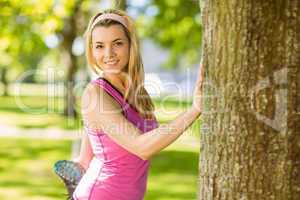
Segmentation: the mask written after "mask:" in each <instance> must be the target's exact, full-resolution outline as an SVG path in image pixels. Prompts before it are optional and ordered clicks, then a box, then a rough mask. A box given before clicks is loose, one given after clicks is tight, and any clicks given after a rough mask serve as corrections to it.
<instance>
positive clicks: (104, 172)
mask: <svg viewBox="0 0 300 200" xmlns="http://www.w3.org/2000/svg"><path fill="white" fill-rule="evenodd" d="M85 36H86V56H87V61H88V64H89V66H91V67H92V69H93V70H94V71H95V72H96V73H99V72H101V74H102V75H101V77H99V78H98V79H96V80H94V81H92V82H91V83H89V84H88V85H87V87H86V89H85V91H84V93H83V96H82V117H83V120H84V127H85V129H86V132H87V134H86V136H85V137H84V140H83V143H82V145H81V150H80V155H79V157H78V158H77V159H76V162H77V163H79V164H80V165H81V166H83V167H84V168H85V169H86V172H85V174H84V175H83V177H82V179H81V180H80V182H79V184H78V185H77V187H76V189H75V191H74V193H73V199H75V200H142V199H143V198H144V195H145V192H146V185H147V175H148V169H149V162H150V158H151V157H152V156H153V155H155V154H157V153H158V152H160V151H161V150H162V149H164V148H165V147H167V146H168V145H170V144H171V143H172V142H174V141H175V140H176V139H177V138H178V137H179V136H180V135H181V134H182V133H183V132H184V131H185V130H186V129H187V128H188V127H189V126H190V125H191V124H192V123H193V122H194V121H195V120H196V119H197V118H198V116H199V115H200V111H201V109H200V107H201V106H200V104H201V100H200V99H201V98H200V97H201V88H202V76H203V73H201V72H200V70H199V72H200V73H199V77H198V81H197V83H196V84H197V85H196V88H195V91H194V100H193V104H192V106H191V107H190V108H189V109H188V110H187V111H186V112H183V113H182V114H180V115H179V116H178V117H177V118H176V119H175V120H173V121H171V122H170V123H168V124H166V125H164V126H162V125H161V126H160V125H159V124H158V123H157V121H156V118H155V116H154V106H153V103H152V101H151V98H150V96H149V95H148V93H147V91H146V90H145V88H144V69H143V64H142V59H141V55H140V49H139V43H138V38H137V35H136V30H135V26H134V22H133V21H132V19H131V18H130V17H129V16H128V15H127V14H126V13H124V12H122V11H119V10H105V11H103V12H100V13H98V14H96V15H95V16H94V17H92V19H91V21H90V23H89V25H88V28H87V31H86V34H85Z"/></svg>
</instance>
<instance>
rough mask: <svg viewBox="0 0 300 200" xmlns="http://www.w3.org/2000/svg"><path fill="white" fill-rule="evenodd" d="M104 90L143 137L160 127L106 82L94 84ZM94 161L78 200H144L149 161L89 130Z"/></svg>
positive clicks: (76, 193) (99, 81) (81, 186)
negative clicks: (143, 134)
mask: <svg viewBox="0 0 300 200" xmlns="http://www.w3.org/2000/svg"><path fill="white" fill-rule="evenodd" d="M92 83H93V84H97V85H99V86H100V87H102V88H103V89H104V90H105V91H106V92H107V93H108V94H110V95H111V96H112V97H113V98H114V99H115V100H116V101H117V102H118V103H119V104H120V106H121V108H122V110H123V115H124V117H126V118H127V120H128V121H130V122H131V123H133V124H134V125H135V126H136V127H138V128H139V129H140V130H141V132H142V133H145V132H148V131H150V130H152V129H154V128H156V127H157V126H158V122H157V121H156V120H147V119H144V118H143V117H141V116H140V114H139V113H138V112H137V111H136V110H135V109H134V108H133V107H132V106H131V105H129V104H128V103H127V102H126V101H125V100H124V99H123V95H122V94H121V93H120V92H119V91H118V90H117V89H116V88H115V87H114V86H113V85H112V84H111V83H110V82H108V81H107V80H106V79H104V78H99V79H97V80H94V81H92ZM87 134H88V136H89V139H90V143H91V146H92V150H93V153H94V158H93V159H92V161H91V162H90V165H89V167H88V169H87V171H86V173H85V174H84V176H83V177H82V179H81V180H80V182H79V184H78V186H77V187H76V189H75V191H74V194H73V198H74V199H75V200H142V199H143V198H144V195H145V192H146V186H147V176H148V169H149V164H150V161H149V160H146V161H145V160H142V159H141V158H139V157H138V156H136V155H134V154H132V153H130V152H128V151H127V150H126V149H124V148H123V147H121V146H120V145H118V144H117V143H115V142H114V141H113V140H112V139H110V138H109V136H107V134H105V133H103V132H101V131H100V130H97V131H96V130H87Z"/></svg>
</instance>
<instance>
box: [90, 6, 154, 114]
mask: <svg viewBox="0 0 300 200" xmlns="http://www.w3.org/2000/svg"><path fill="white" fill-rule="evenodd" d="M106 13H114V14H117V15H120V16H122V17H123V18H124V19H125V21H126V22H127V23H126V24H127V27H125V26H124V25H122V24H121V23H119V22H117V21H115V20H112V19H104V20H101V21H100V22H98V23H96V24H93V23H94V21H95V19H96V18H97V17H98V16H100V15H102V14H106ZM114 24H119V25H121V26H122V27H123V30H124V32H125V34H126V36H127V38H128V40H129V49H130V50H129V61H128V65H127V66H126V67H125V73H127V74H128V77H129V78H130V80H128V79H126V81H127V83H126V84H127V85H128V88H127V90H126V91H125V94H124V99H125V100H127V102H129V103H130V104H131V105H132V106H134V107H135V109H136V110H137V111H138V112H139V113H140V114H141V115H142V116H143V117H144V118H147V119H153V118H155V117H154V104H153V102H152V100H151V98H150V96H149V94H148V92H147V91H146V89H145V88H144V79H145V77H144V73H145V72H144V66H143V62H142V58H141V54H140V47H139V40H138V37H137V33H136V29H135V25H134V22H133V20H132V19H131V18H130V17H129V16H128V15H127V14H126V13H125V12H123V11H121V10H115V9H108V10H104V11H102V12H99V13H97V14H96V15H94V16H93V17H92V18H91V20H90V22H89V25H88V27H87V30H86V32H85V39H86V47H85V48H86V58H87V62H88V65H89V66H90V67H91V68H92V70H93V71H94V72H95V73H97V74H99V72H101V71H102V70H101V68H100V67H99V66H98V65H97V63H96V61H95V59H94V56H93V53H92V45H91V44H92V32H93V30H94V28H95V27H98V26H105V27H108V26H111V25H114Z"/></svg>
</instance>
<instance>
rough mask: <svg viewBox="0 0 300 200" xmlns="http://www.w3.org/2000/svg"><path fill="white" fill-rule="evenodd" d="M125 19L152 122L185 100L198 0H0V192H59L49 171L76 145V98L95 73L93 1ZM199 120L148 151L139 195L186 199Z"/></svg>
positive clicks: (52, 196)
mask: <svg viewBox="0 0 300 200" xmlns="http://www.w3.org/2000/svg"><path fill="white" fill-rule="evenodd" d="M110 7H118V8H120V9H123V10H126V11H127V12H128V13H129V15H130V16H131V17H132V18H134V19H135V21H136V25H137V28H138V33H139V36H140V39H141V40H140V42H141V47H142V56H143V60H144V67H145V72H146V88H147V90H148V91H149V93H150V94H151V96H152V97H153V100H154V102H155V106H156V116H157V118H158V120H159V122H160V123H161V124H163V123H167V122H169V121H170V120H172V119H174V118H175V117H176V116H177V115H178V114H180V112H182V111H184V110H185V109H186V108H187V107H188V106H189V105H190V104H191V95H192V90H193V87H194V82H195V79H196V77H195V74H196V71H197V66H198V62H199V60H200V41H201V26H200V24H201V22H200V9H199V3H198V0H127V1H124V0H123V1H117V0H115V1H113V0H43V1H37V0H7V1H6V0H0V16H1V19H0V25H1V29H0V72H1V73H0V74H1V76H0V78H1V85H0V94H1V96H0V136H1V139H0V199H1V200H19V199H22V200H58V199H65V196H64V194H65V193H66V191H65V188H64V186H63V183H62V182H61V181H60V180H59V179H58V178H57V177H56V175H55V174H54V172H53V171H52V167H53V164H54V162H55V161H56V160H59V159H71V158H72V157H74V156H75V155H76V154H77V152H78V146H79V145H78V144H79V142H80V140H79V139H80V137H81V136H82V135H83V134H84V132H83V130H82V120H81V116H80V97H81V94H82V90H83V88H84V87H85V85H86V84H87V83H88V82H89V81H90V80H92V79H94V78H96V76H95V74H93V73H92V72H91V71H90V70H89V69H88V67H87V65H86V62H85V57H84V40H83V33H84V30H85V28H86V26H87V23H88V19H89V18H90V17H91V16H92V15H93V14H95V13H96V12H97V11H98V10H99V9H103V8H110ZM199 136H200V122H199V121H197V122H196V123H195V124H194V125H193V126H192V127H191V128H190V129H189V130H188V131H186V132H185V133H184V134H183V136H181V137H180V138H179V140H178V141H176V142H175V143H174V144H172V145H170V146H169V147H168V148H167V149H165V150H163V151H162V152H161V153H160V154H159V155H157V156H155V157H153V159H152V164H151V165H152V167H151V171H150V174H149V181H148V191H147V194H146V198H145V199H146V200H156V199H157V200H171V199H172V200H176V199H178V200H181V199H184V200H188V199H195V198H196V191H197V189H196V188H197V182H198V181H197V179H198V156H199Z"/></svg>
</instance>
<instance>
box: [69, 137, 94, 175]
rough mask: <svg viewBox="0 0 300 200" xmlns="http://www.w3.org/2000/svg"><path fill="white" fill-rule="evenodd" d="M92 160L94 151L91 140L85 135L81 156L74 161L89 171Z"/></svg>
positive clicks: (81, 146)
mask: <svg viewBox="0 0 300 200" xmlns="http://www.w3.org/2000/svg"><path fill="white" fill-rule="evenodd" d="M92 158H93V151H92V148H91V144H90V140H89V138H88V136H87V134H84V135H83V137H82V142H81V145H80V153H79V156H78V157H77V158H75V159H74V160H73V161H74V162H77V163H79V164H80V165H81V166H83V167H84V168H85V169H87V168H88V166H89V164H90V161H91V160H92Z"/></svg>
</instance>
